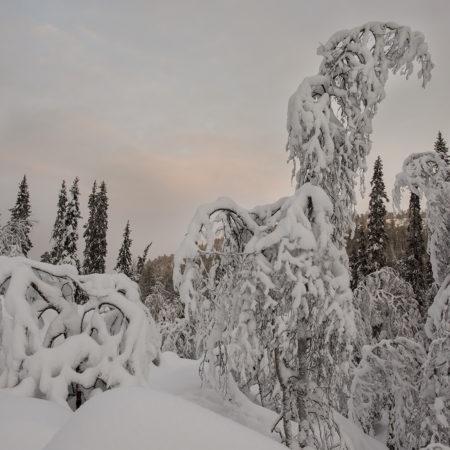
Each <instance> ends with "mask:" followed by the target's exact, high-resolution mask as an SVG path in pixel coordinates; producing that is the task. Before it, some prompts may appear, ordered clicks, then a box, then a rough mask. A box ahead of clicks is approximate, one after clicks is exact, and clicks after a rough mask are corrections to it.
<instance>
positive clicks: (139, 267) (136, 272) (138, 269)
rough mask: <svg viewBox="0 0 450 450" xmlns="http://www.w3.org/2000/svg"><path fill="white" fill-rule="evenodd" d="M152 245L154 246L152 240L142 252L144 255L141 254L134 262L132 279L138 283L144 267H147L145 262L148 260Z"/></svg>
mask: <svg viewBox="0 0 450 450" xmlns="http://www.w3.org/2000/svg"><path fill="white" fill-rule="evenodd" d="M151 246H152V242H150V244H148V245H147V246H146V247H145V248H144V251H143V252H142V255H139V256H138V257H137V260H136V263H135V264H133V276H132V279H133V281H135V282H136V283H138V284H139V281H140V279H141V276H142V272H143V270H144V267H145V263H146V262H147V255H148V251H149V250H150V247H151Z"/></svg>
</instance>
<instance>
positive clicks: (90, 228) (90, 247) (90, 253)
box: [83, 181, 97, 274]
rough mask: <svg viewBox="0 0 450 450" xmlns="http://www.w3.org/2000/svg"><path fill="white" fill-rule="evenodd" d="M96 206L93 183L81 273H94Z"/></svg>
mask: <svg viewBox="0 0 450 450" xmlns="http://www.w3.org/2000/svg"><path fill="white" fill-rule="evenodd" d="M96 205H97V182H96V181H94V184H93V186H92V192H91V194H90V195H89V200H88V210H89V217H88V221H87V223H86V224H85V226H84V233H83V237H84V240H85V248H84V252H83V256H84V260H83V273H85V274H89V273H93V272H94V259H95V254H94V252H95V246H94V238H95V216H96Z"/></svg>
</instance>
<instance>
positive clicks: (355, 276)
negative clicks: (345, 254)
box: [349, 223, 369, 290]
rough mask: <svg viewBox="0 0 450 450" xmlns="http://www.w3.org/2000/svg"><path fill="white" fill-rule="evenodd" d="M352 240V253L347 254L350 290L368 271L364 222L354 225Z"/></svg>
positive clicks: (354, 287) (353, 288)
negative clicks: (349, 270) (350, 275)
mask: <svg viewBox="0 0 450 450" xmlns="http://www.w3.org/2000/svg"><path fill="white" fill-rule="evenodd" d="M354 241H355V242H354V244H353V247H352V253H351V254H350V255H349V259H350V269H351V274H352V279H351V288H352V290H355V289H356V287H357V286H358V284H359V282H360V281H361V280H362V279H363V278H364V277H365V276H366V275H367V274H368V273H369V260H368V254H367V236H366V232H365V231H364V224H362V223H361V224H359V225H356V230H355V237H354Z"/></svg>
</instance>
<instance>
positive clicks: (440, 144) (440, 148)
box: [434, 131, 450, 164]
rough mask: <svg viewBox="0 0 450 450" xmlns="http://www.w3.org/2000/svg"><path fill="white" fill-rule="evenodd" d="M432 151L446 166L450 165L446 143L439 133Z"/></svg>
mask: <svg viewBox="0 0 450 450" xmlns="http://www.w3.org/2000/svg"><path fill="white" fill-rule="evenodd" d="M434 150H435V151H436V152H438V153H439V155H440V157H441V158H442V159H443V160H444V161H445V162H446V163H447V164H450V158H449V155H448V147H447V143H446V142H445V140H444V138H443V137H442V133H441V132H440V131H439V132H438V135H437V139H436V141H435V143H434Z"/></svg>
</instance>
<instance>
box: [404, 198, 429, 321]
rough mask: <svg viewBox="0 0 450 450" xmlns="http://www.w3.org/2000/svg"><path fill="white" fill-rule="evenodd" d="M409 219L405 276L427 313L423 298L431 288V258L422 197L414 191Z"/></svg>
mask: <svg viewBox="0 0 450 450" xmlns="http://www.w3.org/2000/svg"><path fill="white" fill-rule="evenodd" d="M408 219H409V223H408V245H407V250H406V258H405V272H404V274H403V277H404V278H405V280H406V281H408V282H409V283H410V284H411V286H412V288H413V290H414V294H415V296H416V299H417V300H418V301H419V306H420V309H421V310H422V313H425V312H426V309H427V308H428V305H424V304H423V299H424V298H425V293H426V291H427V289H428V288H429V274H428V271H429V267H427V265H429V258H428V255H427V253H426V246H425V239H424V233H423V228H422V216H421V213H420V198H419V196H418V195H416V194H414V193H411V197H410V200H409V209H408Z"/></svg>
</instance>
